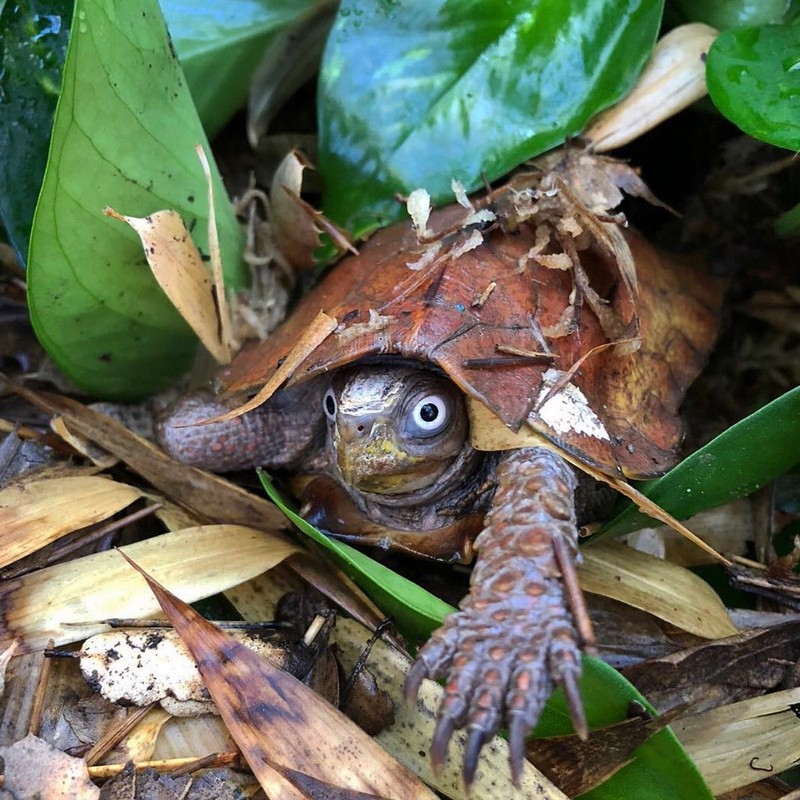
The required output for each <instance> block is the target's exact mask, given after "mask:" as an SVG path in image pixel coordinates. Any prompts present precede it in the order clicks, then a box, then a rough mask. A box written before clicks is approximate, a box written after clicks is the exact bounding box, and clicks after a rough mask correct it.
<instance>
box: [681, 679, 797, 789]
mask: <svg viewBox="0 0 800 800" xmlns="http://www.w3.org/2000/svg"><path fill="white" fill-rule="evenodd" d="M798 708H800V688H795V689H787V690H785V691H782V692H775V693H774V694H769V695H765V696H764V697H755V698H753V699H751V700H743V701H741V702H739V703H733V704H732V705H727V706H722V707H721V708H715V709H713V710H712V711H706V712H705V713H703V714H697V715H695V716H692V717H683V718H681V719H680V720H678V721H677V722H675V723H673V726H672V730H673V731H674V733H675V735H676V736H677V737H678V739H679V740H680V742H681V744H682V745H683V746H684V747H685V748H686V751H687V752H688V754H689V756H690V757H691V758H692V760H693V761H694V763H695V764H696V765H697V768H698V769H699V770H700V772H701V773H702V774H703V777H704V778H705V779H706V782H707V783H708V785H709V788H710V789H711V791H712V792H713V793H714V794H720V793H721V792H727V791H730V790H731V789H735V788H737V787H739V786H747V785H748V784H750V783H755V782H756V781H761V780H763V779H764V778H765V777H767V775H769V774H771V773H778V772H781V771H783V770H785V769H788V768H789V767H795V766H797V758H798V753H800V719H798Z"/></svg>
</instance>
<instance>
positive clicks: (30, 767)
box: [0, 734, 100, 800]
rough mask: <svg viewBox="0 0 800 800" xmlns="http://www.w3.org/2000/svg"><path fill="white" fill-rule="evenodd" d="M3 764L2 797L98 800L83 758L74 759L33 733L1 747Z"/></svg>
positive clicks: (98, 794)
mask: <svg viewBox="0 0 800 800" xmlns="http://www.w3.org/2000/svg"><path fill="white" fill-rule="evenodd" d="M0 758H2V759H3V762H4V770H3V772H4V778H5V781H4V783H3V788H2V790H0V791H1V792H2V796H3V797H8V798H14V800H40V798H47V800H98V798H99V797H100V790H99V789H98V788H97V787H96V786H95V785H94V784H93V783H92V781H91V780H90V778H89V773H88V771H87V768H86V762H85V761H84V760H83V759H81V758H72V756H68V755H67V754H66V753H62V752H61V751H60V750H56V748H54V747H52V746H51V745H49V744H48V743H47V742H45V741H43V740H42V739H39V738H38V737H36V736H33V735H32V734H28V736H26V737H25V738H24V739H22V740H21V741H19V742H16V743H15V744H13V745H10V746H8V747H0Z"/></svg>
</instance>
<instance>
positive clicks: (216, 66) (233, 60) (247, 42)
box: [161, 0, 321, 136]
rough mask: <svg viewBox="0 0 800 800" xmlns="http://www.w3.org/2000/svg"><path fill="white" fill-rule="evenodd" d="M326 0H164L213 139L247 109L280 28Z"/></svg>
mask: <svg viewBox="0 0 800 800" xmlns="http://www.w3.org/2000/svg"><path fill="white" fill-rule="evenodd" d="M320 1H321V0H206V2H203V3H197V2H194V1H193V0H161V8H162V10H163V11H164V17H165V18H166V20H167V26H168V28H169V30H170V33H171V35H172V42H173V44H174V45H175V52H176V53H177V54H178V58H179V60H180V62H181V66H182V67H183V71H184V74H185V75H186V82H187V83H188V84H189V90H190V91H191V93H192V97H193V98H194V102H195V105H196V107H197V112H198V114H199V115H200V119H201V120H202V122H203V126H204V127H205V129H206V133H207V134H208V135H209V136H213V135H214V134H215V133H216V132H217V131H219V130H220V129H221V128H222V126H223V125H224V124H225V123H226V122H227V121H228V120H229V119H230V117H231V116H232V115H233V114H234V112H236V111H237V110H239V109H240V108H243V107H244V105H245V101H246V100H247V93H248V90H249V87H250V77H251V75H252V73H253V70H254V69H255V68H256V66H257V65H258V63H259V61H260V60H261V56H262V55H263V53H264V50H265V48H266V47H267V44H268V43H269V41H270V39H271V38H272V36H273V35H274V34H275V33H276V32H277V31H279V30H282V29H284V28H286V27H287V26H289V25H292V24H294V23H295V22H297V21H298V20H299V19H300V18H301V17H303V16H304V15H305V14H308V13H310V12H311V11H312V10H313V8H314V7H316V6H318V5H319V4H320Z"/></svg>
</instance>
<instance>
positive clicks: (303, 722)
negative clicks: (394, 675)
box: [131, 562, 434, 800]
mask: <svg viewBox="0 0 800 800" xmlns="http://www.w3.org/2000/svg"><path fill="white" fill-rule="evenodd" d="M132 563H133V562H131V564H132ZM137 569H138V567H137ZM140 572H141V570H140ZM141 574H142V575H143V576H144V577H145V579H146V580H147V582H148V584H149V586H150V588H151V589H152V591H153V593H154V594H155V595H156V596H157V597H158V600H159V603H160V604H161V606H162V608H163V610H164V613H165V614H166V615H167V617H168V618H169V620H170V622H172V624H173V625H174V626H175V629H176V630H177V631H178V632H179V633H180V635H181V638H182V639H183V640H184V642H185V643H186V645H187V647H188V648H189V650H190V651H191V653H192V655H193V656H194V658H195V660H196V661H197V663H198V666H199V668H200V672H201V674H202V675H203V679H204V681H205V683H206V686H207V687H208V690H209V692H210V693H211V696H212V697H213V699H214V701H215V703H216V704H217V708H218V709H219V711H220V714H221V715H222V718H223V720H224V721H225V724H226V725H227V726H228V730H229V731H230V733H231V735H232V736H233V738H234V739H235V740H236V743H237V744H238V745H239V747H240V748H241V750H242V753H243V755H244V756H245V758H246V759H247V762H248V764H249V765H250V768H251V769H252V770H253V773H254V774H255V775H256V777H257V778H258V780H259V782H260V784H261V786H262V787H263V788H264V790H265V791H266V792H267V794H268V795H269V796H270V797H276V798H298V800H300V799H301V798H305V797H307V795H306V794H305V793H304V792H303V791H302V790H300V789H298V788H297V786H296V784H295V782H294V780H293V776H290V775H288V773H286V770H287V769H291V770H293V771H295V772H298V773H303V774H305V775H307V776H308V777H309V778H310V779H311V780H312V781H315V782H322V783H327V784H330V785H331V786H332V787H334V788H336V789H338V790H344V791H348V790H349V791H354V792H365V793H368V794H371V795H377V796H379V797H383V798H387V799H388V800H391V799H392V798H397V800H401V799H403V800H404V799H405V798H426V799H427V798H430V800H433V797H434V795H433V793H432V792H431V791H430V790H429V789H428V788H427V787H426V786H425V785H424V784H423V783H421V782H420V781H419V780H418V779H417V778H416V777H415V776H414V775H412V773H410V772H409V771H408V770H406V769H405V767H403V766H401V765H400V764H399V763H398V762H396V761H394V759H392V758H391V757H390V756H389V755H388V754H387V753H386V752H385V751H384V750H382V749H381V748H380V747H379V746H378V745H377V744H376V743H375V741H374V740H373V739H372V738H371V737H369V736H367V735H366V734H365V733H364V732H363V731H362V730H361V729H360V728H358V727H357V726H356V725H355V724H354V723H352V722H351V721H350V720H348V719H347V717H345V716H344V715H343V714H342V713H341V712H339V711H337V710H336V709H335V708H334V707H333V706H331V705H330V704H329V703H327V702H325V701H324V700H322V698H320V697H319V696H318V695H317V694H316V693H315V692H313V691H312V690H311V689H309V688H308V687H307V686H305V685H304V684H303V683H301V682H300V681H298V680H297V679H296V678H294V677H292V676H291V675H289V674H288V673H287V672H284V671H282V670H280V669H278V668H277V667H274V666H273V665H272V664H270V663H269V662H268V661H265V660H264V659H261V658H259V657H258V656H257V655H255V653H253V652H252V651H250V650H248V649H247V648H246V647H243V646H242V645H240V644H239V643H237V642H235V641H234V640H233V639H231V638H230V637H229V636H228V635H227V634H226V633H224V632H223V631H221V630H220V629H219V628H217V627H216V626H214V625H212V624H211V623H210V622H208V621H206V620H204V619H203V618H202V617H201V616H200V615H199V614H197V613H196V612H195V611H194V610H193V609H192V608H191V607H189V606H188V605H186V604H185V603H183V602H181V601H180V600H178V598H177V597H175V596H174V595H172V594H170V593H169V592H167V591H166V590H165V589H164V588H163V587H162V586H160V585H159V584H158V583H157V582H155V581H154V580H153V579H152V578H150V577H149V576H147V575H146V574H145V573H144V572H142V573H141ZM289 765H291V767H289Z"/></svg>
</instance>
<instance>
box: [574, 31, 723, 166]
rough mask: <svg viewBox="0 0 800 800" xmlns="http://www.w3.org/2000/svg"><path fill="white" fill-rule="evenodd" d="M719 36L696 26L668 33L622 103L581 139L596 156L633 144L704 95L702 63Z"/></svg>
mask: <svg viewBox="0 0 800 800" xmlns="http://www.w3.org/2000/svg"><path fill="white" fill-rule="evenodd" d="M717 33H718V31H716V30H714V28H711V27H709V26H708V25H704V24H703V23H701V22H693V23H691V24H689V25H681V26H679V27H677V28H673V29H672V30H671V31H670V32H669V33H668V34H667V35H666V36H664V37H663V38H662V39H661V40H660V41H659V42H658V44H657V45H656V47H655V49H654V50H653V53H652V55H651V56H650V61H649V62H648V63H647V66H646V67H645V68H644V71H643V72H642V74H641V75H640V76H639V80H638V81H637V83H636V85H635V86H634V87H633V90H632V91H631V92H630V94H628V95H627V96H626V97H625V99H624V100H622V101H621V102H619V103H617V104H616V105H615V106H612V107H611V108H610V109H608V110H607V111H604V112H603V113H602V114H600V115H599V116H598V117H596V118H595V119H594V120H593V121H592V123H591V124H590V125H589V127H588V129H587V130H586V132H585V134H584V135H585V136H586V137H587V138H588V139H591V140H592V142H594V143H595V144H594V150H595V151H596V152H606V151H608V150H613V149H614V148H615V147H621V146H622V145H624V144H627V143H628V142H632V141H633V140H634V139H637V138H638V137H639V136H641V135H642V134H643V133H646V132H647V131H649V130H651V129H652V128H655V127H656V126H657V125H659V124H660V123H661V122H663V121H664V120H666V119H669V118H670V117H672V116H674V115H675V114H677V113H678V112H679V111H682V110H683V109H684V108H686V107H687V106H689V105H691V104H692V103H694V102H695V101H696V100H699V99H700V98H701V97H704V96H705V94H706V91H707V90H706V74H705V57H706V55H707V53H708V50H709V48H710V47H711V45H712V43H713V42H714V39H715V38H716V37H717Z"/></svg>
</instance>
